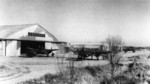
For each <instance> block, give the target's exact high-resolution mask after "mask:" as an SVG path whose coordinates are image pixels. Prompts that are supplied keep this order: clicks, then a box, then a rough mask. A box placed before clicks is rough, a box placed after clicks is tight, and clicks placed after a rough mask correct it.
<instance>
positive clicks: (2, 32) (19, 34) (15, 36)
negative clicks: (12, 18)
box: [0, 24, 63, 56]
mask: <svg viewBox="0 0 150 84" xmlns="http://www.w3.org/2000/svg"><path fill="white" fill-rule="evenodd" d="M61 43H63V42H60V41H58V40H57V39H56V37H54V36H53V35H52V34H51V33H49V32H48V31H47V30H45V29H44V28H43V27H42V26H40V25H38V24H23V25H6V26H0V56H21V55H24V54H26V49H27V47H31V48H38V49H51V48H52V49H59V48H60V45H59V44H61Z"/></svg>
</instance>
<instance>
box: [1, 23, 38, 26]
mask: <svg viewBox="0 0 150 84" xmlns="http://www.w3.org/2000/svg"><path fill="white" fill-rule="evenodd" d="M23 25H39V24H38V23H34V24H14V25H13V24H11V25H0V27H5V26H23Z"/></svg>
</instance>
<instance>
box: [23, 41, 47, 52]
mask: <svg viewBox="0 0 150 84" xmlns="http://www.w3.org/2000/svg"><path fill="white" fill-rule="evenodd" d="M28 47H30V48H34V49H45V42H38V41H21V54H26V51H27V48H28Z"/></svg>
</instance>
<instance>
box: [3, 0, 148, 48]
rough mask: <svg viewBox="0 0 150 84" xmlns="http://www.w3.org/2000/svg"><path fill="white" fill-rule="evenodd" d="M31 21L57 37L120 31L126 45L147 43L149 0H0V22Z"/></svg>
mask: <svg viewBox="0 0 150 84" xmlns="http://www.w3.org/2000/svg"><path fill="white" fill-rule="evenodd" d="M32 23H39V24H40V25H41V26H43V27H44V28H45V29H47V30H48V31H49V32H51V33H52V34H54V35H55V36H56V38H58V40H60V41H67V42H80V41H85V42H99V41H102V40H104V38H105V37H107V36H108V35H120V36H121V37H122V38H123V39H124V41H125V42H126V43H127V44H129V45H138V46H143V45H144V46H150V38H149V36H150V1H149V0H0V25H13V24H32Z"/></svg>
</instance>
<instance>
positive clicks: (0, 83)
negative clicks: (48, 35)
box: [0, 51, 149, 84]
mask: <svg viewBox="0 0 150 84" xmlns="http://www.w3.org/2000/svg"><path fill="white" fill-rule="evenodd" d="M120 55H122V56H124V57H129V56H133V55H135V56H136V55H146V56H147V55H149V51H137V52H136V53H132V52H128V53H123V52H122V53H120ZM76 57H77V56H76V55H73V54H70V53H69V54H65V55H61V54H60V55H56V56H55V57H32V58H27V57H0V65H5V66H7V67H9V68H10V69H11V70H13V71H11V72H9V73H7V72H6V73H5V72H0V74H2V73H3V75H0V84H16V83H17V82H21V81H25V80H29V79H33V78H39V77H41V76H43V75H44V74H47V73H52V74H55V73H57V72H58V71H59V68H60V65H59V64H61V63H62V61H63V63H65V64H67V62H68V61H69V60H71V61H72V60H74V59H75V58H76ZM95 59H96V58H95ZM75 63H76V65H77V66H79V65H80V66H81V67H83V66H93V65H105V64H108V61H106V60H101V58H100V60H83V61H75Z"/></svg>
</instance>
